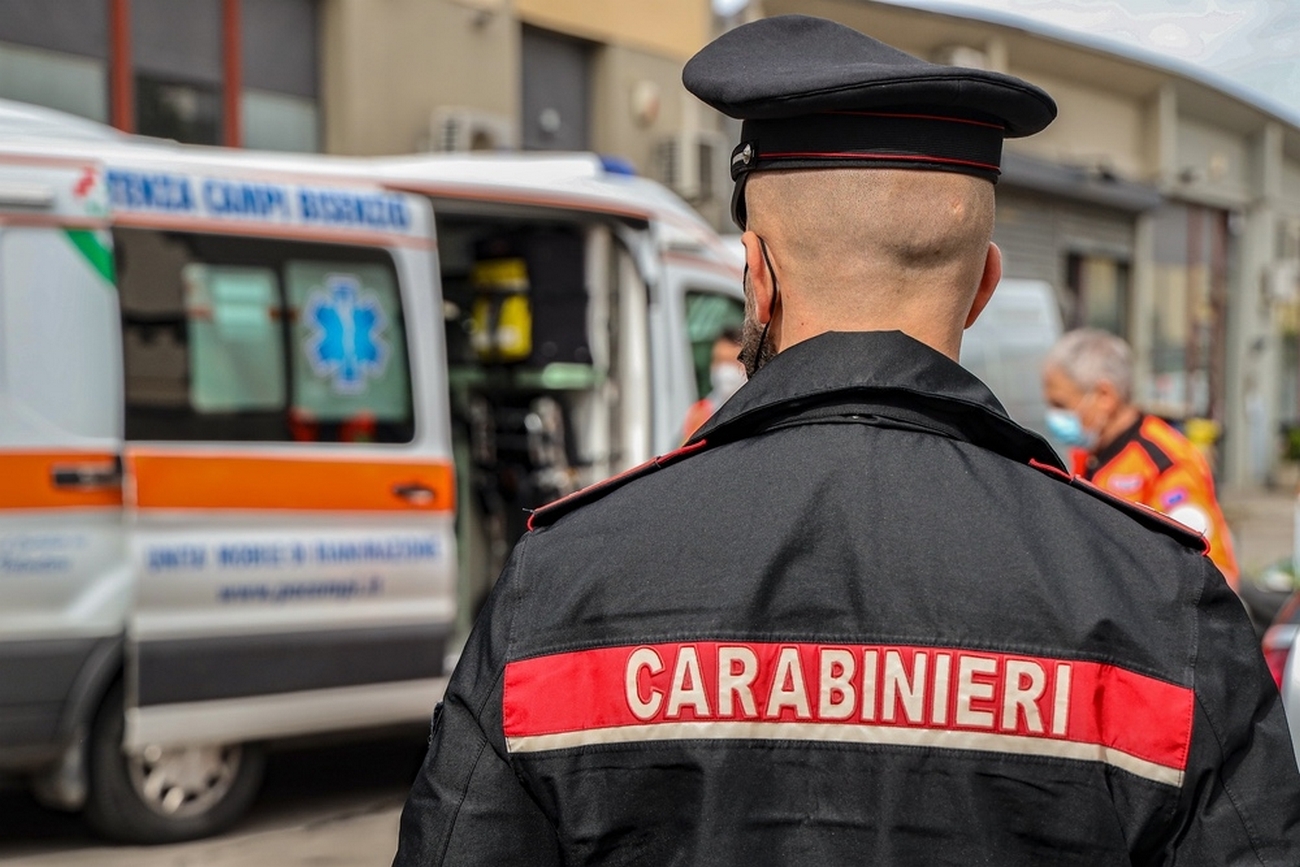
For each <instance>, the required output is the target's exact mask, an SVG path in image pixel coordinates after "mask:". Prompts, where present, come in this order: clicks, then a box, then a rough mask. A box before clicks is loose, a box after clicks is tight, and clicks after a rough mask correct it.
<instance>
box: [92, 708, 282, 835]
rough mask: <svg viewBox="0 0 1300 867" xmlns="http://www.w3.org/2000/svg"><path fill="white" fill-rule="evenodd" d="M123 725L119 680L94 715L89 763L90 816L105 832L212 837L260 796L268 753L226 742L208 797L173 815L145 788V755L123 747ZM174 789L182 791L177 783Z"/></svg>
mask: <svg viewBox="0 0 1300 867" xmlns="http://www.w3.org/2000/svg"><path fill="white" fill-rule="evenodd" d="M124 725H125V719H124V712H123V699H122V685H121V684H120V683H119V684H117V685H115V686H114V687H113V688H112V689H110V690H109V692H108V694H107V695H106V696H105V697H104V701H103V703H102V704H101V705H100V707H99V711H98V713H97V714H96V715H95V723H94V727H93V729H92V730H91V736H90V755H89V766H88V768H87V771H88V776H89V784H90V785H89V793H88V797H87V800H86V820H87V821H88V822H89V823H90V825H91V827H93V828H94V829H95V830H96V831H98V832H99V833H100V834H102V835H104V836H105V837H108V838H110V839H112V840H118V841H121V842H124V843H145V844H150V843H176V842H180V841H182V840H194V839H198V838H200V837H209V836H211V835H213V834H216V833H219V832H221V831H224V830H225V829H226V828H228V827H230V826H231V825H232V824H234V823H235V822H236V821H238V819H239V818H240V817H241V816H243V815H244V813H245V812H247V810H248V808H249V807H250V806H251V805H252V803H253V800H254V799H255V798H256V797H257V793H258V790H259V789H260V788H261V785H262V771H263V769H264V768H265V765H266V756H265V753H264V752H263V750H262V749H261V747H260V746H259V745H256V744H241V745H237V746H231V747H225V748H222V749H221V750H220V756H221V758H220V761H221V765H222V770H223V773H222V774H221V777H220V780H219V782H218V784H217V785H214V786H213V787H212V788H211V789H209V790H208V792H207V794H206V795H205V799H206V800H207V801H208V802H207V803H203V801H202V800H198V801H193V802H190V803H185V804H182V805H181V806H180V807H177V808H174V809H175V812H174V813H173V814H169V813H168V812H167V811H166V810H165V809H164V808H163V807H162V805H161V804H158V805H155V804H154V803H152V802H151V799H150V798H149V797H148V796H147V795H146V794H145V793H144V788H146V787H147V786H145V785H142V783H141V781H142V780H143V779H144V773H145V769H146V765H145V759H143V758H140V757H136V758H135V759H132V758H130V757H128V756H127V754H126V753H125V752H123V750H122V733H123V728H124ZM174 788H176V789H177V790H178V791H180V787H179V786H177V787H174ZM167 791H170V789H168V790H167ZM182 794H183V793H182ZM155 800H156V799H155ZM163 800H166V799H165V798H164V799H163Z"/></svg>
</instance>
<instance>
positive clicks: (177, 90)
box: [135, 75, 221, 144]
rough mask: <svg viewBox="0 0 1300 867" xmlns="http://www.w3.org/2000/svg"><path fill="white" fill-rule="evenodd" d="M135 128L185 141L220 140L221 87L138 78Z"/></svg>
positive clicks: (146, 76)
mask: <svg viewBox="0 0 1300 867" xmlns="http://www.w3.org/2000/svg"><path fill="white" fill-rule="evenodd" d="M135 105H136V132H138V133H140V134H141V135H152V136H158V137H159V138H170V139H175V140H176V141H179V142H185V143H186V144H220V143H221V90H220V88H218V87H214V86H210V85H206V84H188V83H185V82H179V81H167V80H164V79H160V78H154V77H152V76H148V75H138V76H136V79H135Z"/></svg>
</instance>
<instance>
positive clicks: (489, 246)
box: [0, 103, 743, 841]
mask: <svg viewBox="0 0 1300 867" xmlns="http://www.w3.org/2000/svg"><path fill="white" fill-rule="evenodd" d="M61 117H63V116H61V115H58V113H55V112H46V111H42V110H38V109H28V108H26V107H22V106H16V105H15V104H12V103H10V104H4V103H0V480H3V482H2V483H0V770H4V771H17V772H20V773H23V774H26V775H29V776H30V777H31V778H32V780H33V782H34V783H35V789H36V791H37V792H38V794H39V795H40V796H41V797H42V799H43V800H44V801H45V802H47V803H49V804H51V805H55V806H60V807H63V808H68V809H77V808H80V807H82V806H84V807H85V811H86V814H87V816H88V817H89V819H90V820H91V821H92V822H93V824H94V825H95V826H96V827H98V828H99V829H101V830H102V831H104V832H105V833H108V834H110V835H112V836H115V837H118V838H122V839H130V840H140V841H161V840H175V839H184V838H188V837H195V836H200V835H203V834H208V833H212V832H213V831H216V830H218V829H220V828H222V827H224V826H225V825H227V824H229V823H230V822H232V821H233V820H234V819H235V818H237V817H238V816H239V815H240V814H241V813H242V812H243V811H244V809H246V807H247V806H248V804H249V803H250V802H251V800H252V798H253V797H254V795H255V793H256V790H257V785H258V778H259V775H260V769H261V764H262V754H263V750H262V746H261V745H262V744H264V743H267V742H271V741H275V740H278V739H281V738H288V737H293V736H298V735H303V734H311V733H317V732H339V731H360V730H367V729H368V728H369V727H372V726H380V725H387V724H391V723H399V722H407V721H416V722H424V721H427V719H428V716H429V713H430V711H431V709H432V707H433V705H434V703H435V702H436V701H437V699H438V698H439V697H440V694H441V690H442V688H443V686H444V684H445V677H446V674H447V673H448V671H449V666H450V664H451V663H452V662H454V658H455V655H456V652H457V649H458V642H459V640H460V639H462V638H463V636H464V634H465V632H467V630H468V627H469V624H470V623H471V622H472V617H473V615H474V613H475V611H476V609H477V607H478V605H479V604H480V603H481V601H482V599H483V597H484V596H485V594H486V592H487V590H488V588H489V587H490V585H491V583H492V581H493V580H495V577H496V575H497V573H498V572H499V571H500V567H501V564H502V562H503V560H504V558H505V556H506V554H507V553H508V551H509V548H510V546H511V544H512V543H513V541H514V539H515V538H516V537H517V536H518V535H519V534H520V533H521V532H522V531H523V526H524V522H525V521H526V519H527V512H526V511H525V510H526V509H529V508H534V507H536V506H538V505H541V504H543V503H544V502H547V501H549V500H551V499H554V498H555V497H558V496H560V495H563V494H565V493H568V492H569V491H572V490H575V489H577V488H579V487H582V486H584V485H586V484H589V483H591V482H594V481H597V480H599V479H600V478H603V477H605V476H607V475H610V474H612V473H616V472H618V471H620V470H622V469H625V468H627V467H629V466H632V465H635V464H637V463H640V462H641V461H643V460H645V459H647V458H649V457H650V456H651V455H652V454H655V453H659V452H664V451H669V450H671V449H672V448H674V447H676V445H677V444H678V443H679V442H680V439H681V437H682V423H683V421H684V419H685V416H686V413H687V409H688V408H689V407H690V405H691V404H692V403H693V402H694V401H695V400H696V399H697V398H698V397H699V396H701V395H702V394H703V393H704V392H705V391H707V388H708V384H707V383H708V367H709V352H710V348H711V346H712V343H713V340H714V338H715V337H716V335H717V334H718V333H719V332H720V331H721V330H722V329H724V328H726V327H729V326H733V325H736V324H738V323H739V322H740V320H741V318H742V315H743V295H742V293H741V286H740V276H741V263H740V261H739V260H738V258H737V257H736V256H735V255H734V254H731V253H729V251H728V250H727V248H726V247H725V246H724V245H723V244H722V243H721V241H720V240H719V239H718V238H717V236H716V235H715V234H714V233H713V232H712V231H711V230H710V229H709V227H708V226H707V224H705V223H704V222H703V221H702V220H701V219H700V218H699V217H698V216H697V215H696V214H695V213H694V212H693V211H692V210H691V209H690V208H689V207H688V206H687V205H686V204H685V203H683V202H681V201H680V200H679V199H677V198H676V197H675V196H673V195H672V194H670V193H668V192H667V191H666V190H664V189H663V188H661V187H659V186H658V185H655V184H653V183H650V182H648V181H645V180H641V179H637V178H632V177H627V176H625V175H623V174H620V173H618V172H613V171H609V170H608V169H607V167H606V166H605V165H604V164H603V163H602V162H601V161H600V160H599V159H597V158H596V157H593V156H590V155H576V156H545V157H543V156H537V157H524V156H518V157H511V156H489V157H473V158H470V157H432V156H430V157H411V158H393V159H382V160H349V159H333V158H325V157H306V156H282V155H266V154H251V153H246V152H232V151H225V150H221V149H215V148H193V147H183V146H174V145H166V144H159V143H156V142H142V141H139V140H131V139H126V138H124V137H122V136H119V135H117V134H116V133H113V132H112V131H110V130H106V129H104V128H98V127H94V125H89V124H87V123H85V122H80V121H69V122H68V126H67V130H68V133H69V134H68V135H67V136H66V137H64V138H62V139H61V140H56V139H54V138H50V136H52V135H56V134H58V133H59V130H60V129H62V127H60V125H59V124H60V118H61ZM23 130H27V132H26V133H24V132H23ZM435 237H436V238H437V242H436V245H435V242H434V238H435ZM458 540H459V541H458Z"/></svg>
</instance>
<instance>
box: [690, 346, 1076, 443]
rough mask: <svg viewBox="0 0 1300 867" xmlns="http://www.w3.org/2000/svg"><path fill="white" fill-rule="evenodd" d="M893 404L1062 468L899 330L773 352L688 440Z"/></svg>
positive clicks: (993, 401) (993, 403)
mask: <svg viewBox="0 0 1300 867" xmlns="http://www.w3.org/2000/svg"><path fill="white" fill-rule="evenodd" d="M882 398H883V399H885V400H889V401H894V402H900V399H902V400H901V402H902V403H904V404H905V405H907V406H908V408H909V409H914V410H918V411H920V412H923V413H924V412H927V411H929V412H936V413H941V414H942V415H943V416H944V418H945V420H946V421H947V422H948V423H949V426H950V427H953V428H955V429H956V431H955V432H956V435H957V436H959V437H960V438H962V439H965V440H967V441H968V442H972V443H974V444H976V445H979V446H983V447H985V448H989V449H991V450H993V451H996V452H998V453H999V454H1003V455H1005V456H1007V457H1010V458H1012V459H1014V460H1018V461H1021V462H1028V461H1029V460H1030V459H1033V460H1037V461H1039V462H1041V463H1045V464H1048V465H1050V466H1053V467H1058V468H1062V469H1063V466H1062V464H1061V461H1060V458H1059V457H1058V456H1057V454H1056V451H1055V450H1054V449H1053V448H1052V447H1051V446H1050V445H1048V444H1047V442H1046V441H1045V440H1044V439H1043V438H1042V437H1040V436H1038V435H1037V434H1035V433H1033V432H1031V431H1029V430H1027V429H1025V428H1022V427H1021V426H1019V425H1018V424H1016V423H1015V422H1013V421H1012V420H1011V418H1010V417H1009V416H1008V415H1007V412H1006V410H1005V409H1003V408H1002V404H1001V403H999V402H998V399H997V398H996V397H994V396H993V393H992V392H991V391H989V389H988V387H987V386H986V385H984V383H982V382H980V381H979V379H977V378H976V377H975V376H974V375H972V374H971V373H970V372H969V371H968V370H966V368H964V367H962V366H961V365H960V364H957V363H956V362H955V361H953V360H952V359H950V358H948V357H947V356H946V355H944V354H942V353H940V352H938V351H936V350H934V349H931V348H930V347H929V346H926V345H925V344H924V343H921V342H920V341H918V340H915V339H913V338H911V337H908V336H907V335H906V334H904V333H902V332H901V331H855V332H831V333H827V334H822V335H819V336H817V337H814V338H811V339H809V340H805V341H803V342H802V343H798V344H796V345H794V346H792V347H790V348H789V349H787V350H784V351H783V352H780V353H778V354H777V355H776V357H775V358H773V359H772V360H771V361H770V362H768V364H767V365H766V366H765V367H764V368H763V369H762V370H760V371H759V372H758V373H757V374H755V375H754V378H753V379H752V380H750V381H749V382H748V383H746V385H745V386H744V387H743V388H741V389H740V391H738V392H736V394H735V395H733V396H732V398H731V400H729V401H727V402H726V403H725V404H724V405H723V406H722V408H721V409H720V410H718V412H717V414H716V415H714V416H713V418H712V419H710V420H709V421H708V422H707V423H706V424H705V425H704V426H703V427H702V428H700V429H699V431H697V432H696V433H695V435H694V436H692V437H691V442H695V441H698V440H702V439H707V440H709V441H711V442H716V441H718V440H726V439H740V438H743V437H745V436H747V435H748V434H749V433H751V432H753V431H754V430H756V429H758V428H759V427H760V426H762V425H763V424H764V422H766V421H768V420H771V419H773V418H779V417H788V416H790V415H794V414H797V413H798V411H799V410H800V409H802V408H805V407H810V406H813V405H818V404H824V403H826V402H828V401H841V402H853V401H857V400H862V401H863V402H867V403H870V402H873V401H874V400H879V399H882Z"/></svg>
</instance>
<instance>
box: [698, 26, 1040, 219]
mask: <svg viewBox="0 0 1300 867" xmlns="http://www.w3.org/2000/svg"><path fill="white" fill-rule="evenodd" d="M682 81H683V83H684V84H685V85H686V89H687V90H689V91H690V92H691V93H693V94H695V95H696V96H697V97H699V98H700V99H701V100H703V101H704V102H706V103H708V104H709V105H711V106H713V107H714V108H716V109H718V110H719V111H721V112H722V113H724V114H726V115H729V116H730V117H734V118H738V119H741V120H743V121H744V124H743V125H742V127H741V140H740V144H739V145H737V146H736V149H735V150H734V151H733V152H732V158H731V176H732V178H733V179H734V180H735V181H736V193H735V197H734V198H733V199H732V217H733V218H734V219H735V220H736V223H737V224H738V225H740V226H741V228H744V225H745V199H744V183H745V178H746V177H747V176H748V174H749V173H750V172H755V171H776V170H782V169H807V168H834V167H847V166H869V167H875V168H902V169H922V170H929V171H948V172H959V173H962V174H968V175H974V176H976V177H980V178H984V179H985V180H988V181H991V182H994V183H996V181H997V178H998V174H999V171H1000V169H999V167H1000V165H1001V161H1002V140H1003V139H1004V138H1014V137H1018V136H1026V135H1032V134H1034V133H1036V132H1039V131H1040V130H1042V129H1043V128H1044V127H1046V126H1047V125H1048V124H1049V123H1051V122H1052V120H1053V119H1054V118H1055V117H1056V103H1055V102H1053V101H1052V98H1051V97H1050V96H1048V95H1047V94H1046V93H1045V92H1044V91H1042V90H1041V89H1039V88H1037V87H1035V86H1034V85H1032V84H1028V83H1027V82H1024V81H1021V80H1020V79H1018V78H1014V77H1012V76H1009V75H1003V74H1001V73H997V72H989V71H987V70H982V69H965V68H961V67H951V66H942V65H940V64H936V63H929V62H927V61H924V60H921V59H920V58H917V57H913V56H912V55H910V54H907V53H905V52H902V51H899V50H898V49H896V48H892V47H890V46H888V45H885V44H884V43H883V42H880V41H878V40H875V39H872V38H871V37H870V36H866V35H864V34H862V33H859V32H858V31H856V30H852V29H850V28H848V27H844V26H843V25H840V24H836V23H834V22H832V21H827V20H825V19H821V18H812V17H809V16H805V15H782V16H777V17H775V18H765V19H762V20H760V21H756V22H754V23H752V24H746V25H743V26H741V27H737V28H736V29H735V30H732V31H730V32H728V33H726V34H724V35H722V36H721V37H719V38H718V39H716V40H714V41H713V42H711V43H710V44H709V45H707V46H705V47H704V48H703V49H702V50H701V51H700V52H699V53H698V54H696V55H695V57H693V58H691V60H690V61H689V62H688V63H687V64H686V68H685V69H684V70H683V71H682Z"/></svg>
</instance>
